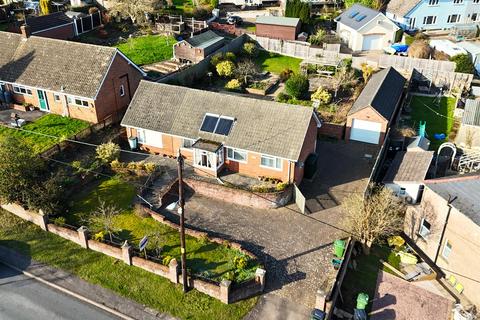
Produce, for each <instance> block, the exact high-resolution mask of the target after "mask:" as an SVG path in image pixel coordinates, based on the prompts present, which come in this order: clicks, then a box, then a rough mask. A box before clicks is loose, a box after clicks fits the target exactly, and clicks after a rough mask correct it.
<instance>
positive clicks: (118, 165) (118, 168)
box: [110, 160, 125, 171]
mask: <svg viewBox="0 0 480 320" xmlns="http://www.w3.org/2000/svg"><path fill="white" fill-rule="evenodd" d="M110 167H111V168H112V170H113V171H121V170H122V169H124V168H125V163H123V162H120V161H118V160H113V161H112V162H110Z"/></svg>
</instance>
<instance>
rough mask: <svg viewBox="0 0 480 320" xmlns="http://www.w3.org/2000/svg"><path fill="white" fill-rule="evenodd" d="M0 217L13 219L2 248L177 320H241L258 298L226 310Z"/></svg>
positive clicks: (0, 234)
mask: <svg viewBox="0 0 480 320" xmlns="http://www.w3.org/2000/svg"><path fill="white" fill-rule="evenodd" d="M0 217H1V219H0V220H1V221H5V219H8V220H10V221H12V220H13V223H9V225H10V227H7V226H6V225H7V224H6V223H2V224H1V225H0V239H1V240H0V245H2V246H5V247H9V248H11V249H14V250H16V251H18V252H20V253H22V254H24V255H27V256H29V257H31V258H32V259H34V260H36V261H39V262H42V263H45V264H48V265H51V266H53V267H56V268H59V269H63V270H66V271H68V272H71V273H72V274H75V275H76V276H78V277H80V278H82V279H84V280H86V281H89V282H91V283H94V284H97V285H100V286H103V287H105V288H108V289H110V290H112V291H114V292H115V293H117V294H119V295H121V296H124V297H126V298H129V299H132V300H134V301H136V302H138V303H141V304H144V305H146V306H148V307H151V308H154V309H156V310H158V311H160V312H165V313H168V314H171V315H173V316H175V317H179V318H181V319H199V320H209V319H220V320H223V319H225V320H226V319H233V320H235V319H242V318H243V317H244V316H245V315H246V314H247V313H248V311H249V310H250V309H251V308H252V307H253V306H254V305H255V303H256V301H257V298H251V299H248V300H244V301H241V302H237V303H235V304H230V305H225V304H223V303H221V302H220V301H218V300H216V299H213V298H211V297H209V296H207V295H205V294H202V293H200V292H198V291H196V290H192V291H190V292H188V293H187V294H183V292H182V287H181V286H180V285H174V284H172V283H171V282H170V281H168V280H167V279H164V278H162V277H160V276H157V275H154V274H152V273H150V272H147V271H144V270H142V269H139V268H137V267H133V266H128V265H126V264H124V263H121V262H119V261H118V260H116V259H113V258H110V257H108V256H106V255H103V254H101V253H97V252H94V251H90V250H86V249H83V248H81V247H80V246H78V245H76V244H74V243H73V242H70V241H68V240H65V239H63V238H61V237H58V236H56V235H54V234H51V233H48V232H45V231H43V230H41V229H40V228H39V227H37V226H35V225H33V224H31V223H29V222H26V221H23V220H21V219H20V218H17V217H15V216H13V215H12V214H10V213H8V212H6V211H4V210H3V209H0ZM11 225H14V227H12V226H11Z"/></svg>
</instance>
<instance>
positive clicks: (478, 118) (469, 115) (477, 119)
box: [462, 99, 480, 127]
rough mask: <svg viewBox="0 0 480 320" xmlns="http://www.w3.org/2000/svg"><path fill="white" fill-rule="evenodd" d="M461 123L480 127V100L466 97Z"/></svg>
mask: <svg viewBox="0 0 480 320" xmlns="http://www.w3.org/2000/svg"><path fill="white" fill-rule="evenodd" d="M462 124H466V125H470V126H477V127H480V100H473V99H467V102H466V103H465V112H464V113H463V118H462Z"/></svg>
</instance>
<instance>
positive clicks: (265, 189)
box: [251, 184, 272, 193]
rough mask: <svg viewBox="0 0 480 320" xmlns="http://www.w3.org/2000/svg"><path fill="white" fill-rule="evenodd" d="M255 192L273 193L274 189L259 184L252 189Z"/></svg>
mask: <svg viewBox="0 0 480 320" xmlns="http://www.w3.org/2000/svg"><path fill="white" fill-rule="evenodd" d="M251 189H252V191H253V192H258V193H269V192H272V187H271V186H269V185H266V184H257V185H254V186H252V187H251Z"/></svg>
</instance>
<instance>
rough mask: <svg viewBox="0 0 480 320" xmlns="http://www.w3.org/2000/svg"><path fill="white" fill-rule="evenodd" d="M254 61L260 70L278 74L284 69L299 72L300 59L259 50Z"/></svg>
mask: <svg viewBox="0 0 480 320" xmlns="http://www.w3.org/2000/svg"><path fill="white" fill-rule="evenodd" d="M255 62H256V63H257V65H258V66H259V67H260V68H262V70H264V71H270V72H271V73H275V74H280V72H282V71H283V70H285V69H291V70H292V71H293V72H295V73H299V72H300V62H302V59H298V58H293V57H288V56H282V55H281V54H277V53H272V52H268V51H264V50H260V52H259V54H258V56H257V57H256V59H255Z"/></svg>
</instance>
